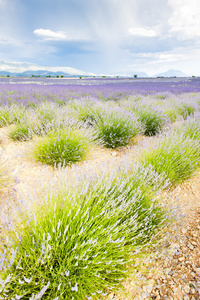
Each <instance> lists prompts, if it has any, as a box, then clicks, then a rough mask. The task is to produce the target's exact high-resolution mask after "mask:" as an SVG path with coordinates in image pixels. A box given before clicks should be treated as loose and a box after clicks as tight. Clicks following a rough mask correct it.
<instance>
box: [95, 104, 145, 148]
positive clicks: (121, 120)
mask: <svg viewBox="0 0 200 300" xmlns="http://www.w3.org/2000/svg"><path fill="white" fill-rule="evenodd" d="M94 129H95V133H96V139H97V140H100V142H101V143H102V145H104V146H105V147H107V148H118V147H122V146H126V145H128V144H129V143H130V141H131V139H132V138H133V137H135V136H137V135H138V134H141V133H142V132H143V130H144V128H143V126H142V124H141V122H140V121H139V120H138V117H136V116H135V115H133V114H131V113H129V112H126V111H123V110H120V109H114V108H110V109H108V110H107V111H105V112H104V113H102V114H100V115H99V116H98V118H97V119H96V124H95V126H94Z"/></svg>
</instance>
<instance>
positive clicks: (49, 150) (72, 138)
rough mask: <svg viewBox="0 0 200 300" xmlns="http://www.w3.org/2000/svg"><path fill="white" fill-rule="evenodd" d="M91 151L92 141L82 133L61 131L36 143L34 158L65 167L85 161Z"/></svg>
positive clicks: (70, 130)
mask: <svg viewBox="0 0 200 300" xmlns="http://www.w3.org/2000/svg"><path fill="white" fill-rule="evenodd" d="M89 149H90V141H89V139H88V138H87V137H86V136H85V134H84V133H83V132H81V131H78V130H74V129H60V130H57V131H53V132H52V133H50V134H48V135H47V136H44V137H42V138H40V139H38V141H37V142H36V143H35V145H34V150H33V154H32V155H33V157H34V158H35V159H36V160H37V161H39V162H42V163H45V164H48V165H52V166H65V165H70V164H72V163H75V162H79V161H81V160H83V159H84V158H85V156H86V154H87V153H88V151H89Z"/></svg>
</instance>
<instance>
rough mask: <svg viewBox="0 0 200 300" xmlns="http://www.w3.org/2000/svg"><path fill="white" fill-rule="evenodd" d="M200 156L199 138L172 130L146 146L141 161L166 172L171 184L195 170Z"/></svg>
mask: <svg viewBox="0 0 200 300" xmlns="http://www.w3.org/2000/svg"><path fill="white" fill-rule="evenodd" d="M199 158H200V146H199V140H193V139H191V138H189V137H187V136H185V135H184V132H182V134H180V133H179V134H178V133H176V132H173V131H172V132H171V133H169V132H167V134H166V135H165V134H164V133H163V134H162V135H161V136H159V137H158V138H157V141H156V143H155V144H153V145H149V146H148V147H146V148H145V150H144V152H143V153H142V154H141V157H140V159H139V161H140V162H141V163H142V164H144V166H147V165H152V166H153V167H154V168H155V170H156V171H157V172H158V173H162V172H165V174H166V175H167V177H168V178H169V180H170V182H171V184H177V183H180V182H182V181H183V180H185V179H187V178H189V177H190V176H191V175H192V174H193V173H194V172H195V170H196V169H197V168H198V167H199V166H200V163H199V161H200V160H199Z"/></svg>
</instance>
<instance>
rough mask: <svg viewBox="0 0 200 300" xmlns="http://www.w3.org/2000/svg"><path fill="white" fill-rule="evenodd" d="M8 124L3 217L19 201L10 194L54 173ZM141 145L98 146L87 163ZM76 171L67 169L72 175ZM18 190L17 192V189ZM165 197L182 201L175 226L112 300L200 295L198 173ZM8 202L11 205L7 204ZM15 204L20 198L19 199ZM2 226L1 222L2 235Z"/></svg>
mask: <svg viewBox="0 0 200 300" xmlns="http://www.w3.org/2000/svg"><path fill="white" fill-rule="evenodd" d="M8 131H9V128H1V129H0V146H1V147H2V149H3V150H4V154H3V155H4V157H6V158H7V159H8V162H9V165H10V172H11V173H12V177H13V178H14V180H12V181H11V185H10V187H11V188H10V187H9V188H8V189H7V192H8V193H7V194H6V191H5V192H4V193H2V194H1V195H0V204H3V208H2V211H1V215H2V216H5V217H6V215H7V214H9V213H10V210H11V209H12V205H15V201H13V200H12V197H10V196H9V192H11V190H12V192H14V193H15V194H17V193H20V192H23V191H24V190H25V189H26V190H27V187H28V189H29V188H31V187H32V188H33V187H34V185H35V182H36V181H37V180H38V177H39V174H40V178H43V181H42V185H44V184H45V180H46V183H47V184H48V182H49V178H51V176H54V175H56V171H54V170H53V169H52V168H50V167H46V166H44V165H41V164H38V163H36V162H34V161H32V160H31V159H30V158H28V156H27V151H28V149H29V147H31V142H26V143H17V142H12V141H10V140H9V139H8ZM136 147H137V146H132V147H127V148H124V149H121V150H118V151H116V150H105V149H102V148H97V149H95V150H94V151H93V152H92V153H91V155H90V156H89V157H88V159H87V161H86V164H92V165H93V166H96V168H98V165H99V164H100V163H102V164H104V163H107V161H108V160H113V159H114V160H116V161H120V160H121V159H122V158H123V157H124V156H125V155H126V156H128V155H130V154H131V153H132V152H134V151H135V150H136ZM83 168H84V164H79V165H78V166H77V167H76V171H77V170H78V172H81V170H83ZM73 171H74V170H73V169H71V168H67V169H66V172H68V173H69V176H70V174H72V172H73ZM16 190H17V191H18V192H16ZM163 196H164V198H165V200H166V201H168V202H169V203H173V205H178V206H179V208H180V212H179V215H178V219H177V220H176V222H175V224H173V226H172V227H170V228H169V229H168V234H166V235H165V239H164V240H163V241H162V242H161V243H160V244H158V245H157V247H154V248H153V249H149V251H147V253H146V254H145V256H144V258H143V259H138V261H136V265H135V266H136V268H134V270H133V272H132V276H131V278H130V279H129V280H127V281H126V282H125V283H124V287H125V292H124V293H123V294H120V295H119V294H117V295H115V294H110V295H109V297H108V298H109V299H115V300H130V299H136V300H139V299H163V300H164V299H166V300H167V299H174V300H182V299H183V300H189V299H192V300H197V299H200V239H199V236H200V172H199V173H197V174H196V175H195V176H194V177H192V178H191V179H189V180H187V181H185V182H184V183H182V184H180V185H179V186H177V187H176V188H174V189H172V190H170V191H168V192H166V193H165V194H164V195H163ZM8 202H10V203H12V205H9V204H8V205H7V203H8ZM16 203H17V202H16ZM1 230H2V226H1V223H0V233H1Z"/></svg>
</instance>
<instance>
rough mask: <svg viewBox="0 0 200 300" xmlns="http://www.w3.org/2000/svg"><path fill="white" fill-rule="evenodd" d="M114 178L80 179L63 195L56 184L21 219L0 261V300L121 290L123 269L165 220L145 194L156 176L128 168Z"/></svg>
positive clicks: (81, 295)
mask: <svg viewBox="0 0 200 300" xmlns="http://www.w3.org/2000/svg"><path fill="white" fill-rule="evenodd" d="M114 171H117V170H116V169H115V170H114ZM121 172H122V173H120V170H118V172H117V173H116V172H113V173H112V174H107V175H106V174H105V173H102V174H98V176H90V177H89V176H85V174H84V175H83V176H80V177H79V178H77V183H74V184H72V185H71V186H70V187H68V188H67V189H66V188H65V186H63V185H62V188H59V185H58V184H57V191H54V192H52V193H49V194H47V195H46V196H45V199H43V201H41V202H40V206H39V207H38V209H37V210H36V211H34V212H32V213H31V212H29V213H25V212H24V211H23V212H21V214H20V216H19V218H18V219H19V220H20V221H21V224H20V223H19V224H18V226H17V228H16V229H14V231H13V235H11V237H10V243H11V246H10V249H11V251H12V253H10V252H9V249H7V250H6V249H5V251H4V254H3V256H2V261H1V265H0V268H2V269H3V277H2V279H1V282H0V295H1V296H3V297H7V298H10V299H11V298H14V299H20V297H23V298H24V299H40V298H41V297H42V296H44V298H45V299H49V300H50V299H77V300H78V299H102V298H105V297H106V295H107V293H108V292H109V291H117V290H119V289H120V288H122V285H121V283H122V281H123V280H124V279H125V278H126V277H127V276H128V266H129V264H130V263H132V262H133V260H134V258H135V257H136V256H137V253H138V252H140V249H141V247H143V246H144V245H145V244H147V243H150V242H151V239H152V237H153V236H154V235H155V233H156V232H157V229H158V228H159V229H161V228H162V226H163V225H164V223H165V220H166V218H167V217H166V213H165V211H164V209H163V207H162V206H160V205H158V202H157V200H155V192H156V190H157V189H158V186H157V185H155V191H153V190H152V189H151V188H150V187H148V185H147V186H146V183H147V182H149V183H151V184H153V182H160V181H162V182H163V176H161V175H158V174H156V172H155V171H152V168H147V169H146V170H144V168H142V167H141V166H137V167H135V168H134V167H133V169H132V170H131V169H130V164H129V168H128V169H127V170H126V169H125V170H122V171H121ZM127 174H129V176H128V178H127ZM90 175H94V174H90ZM164 180H165V179H164ZM140 183H141V186H146V189H145V190H144V189H143V188H141V189H140ZM8 236H9V234H8ZM106 299H107V298H106Z"/></svg>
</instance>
